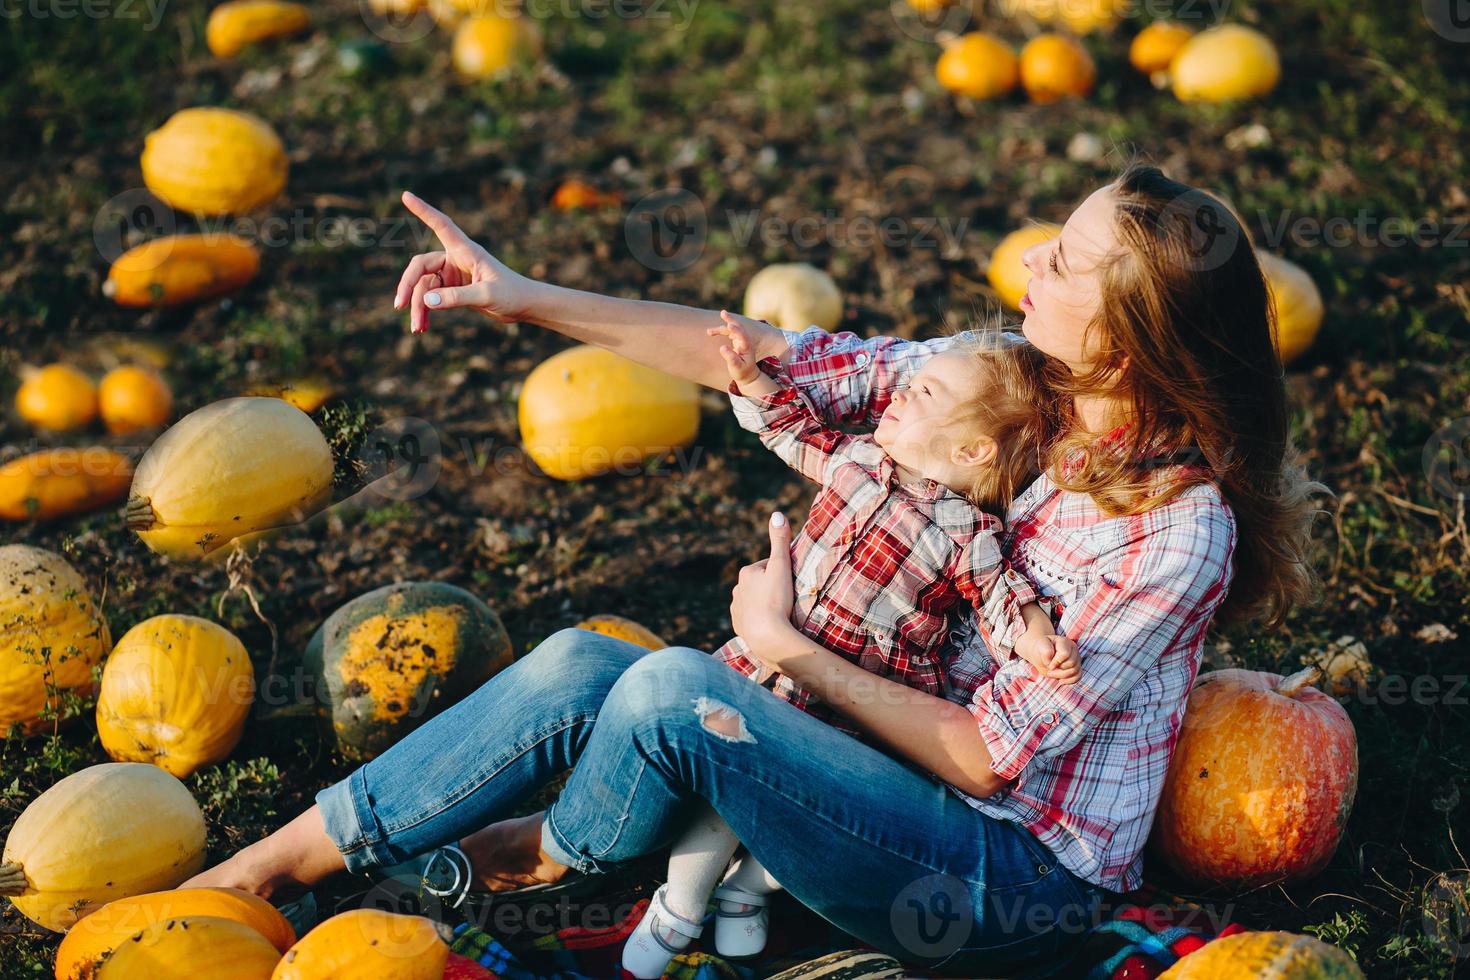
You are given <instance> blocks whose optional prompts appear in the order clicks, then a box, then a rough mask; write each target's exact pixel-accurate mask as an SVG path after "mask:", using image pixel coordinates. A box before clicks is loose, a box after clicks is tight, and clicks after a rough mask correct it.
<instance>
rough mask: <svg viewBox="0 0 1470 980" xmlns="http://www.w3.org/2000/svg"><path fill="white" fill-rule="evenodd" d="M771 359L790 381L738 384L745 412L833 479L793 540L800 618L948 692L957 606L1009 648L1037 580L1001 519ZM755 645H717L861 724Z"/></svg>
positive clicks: (767, 435)
mask: <svg viewBox="0 0 1470 980" xmlns="http://www.w3.org/2000/svg"><path fill="white" fill-rule="evenodd" d="M763 367H765V368H766V369H767V372H768V373H770V374H771V375H772V376H773V378H774V380H775V381H776V383H777V384H778V386H779V390H778V391H776V392H775V393H773V394H771V395H769V396H765V397H754V398H751V397H744V396H742V395H741V394H740V393H739V390H738V389H737V388H736V387H735V386H734V385H731V387H730V394H731V397H730V401H731V404H732V405H733V406H734V408H735V417H736V419H737V420H739V422H740V424H741V425H742V426H743V427H744V428H746V429H748V430H750V431H751V432H754V433H756V434H757V435H759V436H760V438H761V442H762V443H764V444H765V446H766V447H767V448H768V449H770V450H771V451H772V452H774V453H775V454H776V455H777V456H779V457H781V459H782V460H784V461H785V462H786V464H787V465H788V466H790V467H791V468H792V469H794V470H796V471H797V472H798V473H801V474H802V475H803V476H805V477H807V478H808V479H810V480H813V481H815V482H816V483H819V484H821V486H822V489H821V491H820V492H819V493H818V494H817V497H816V500H815V501H813V503H812V506H811V511H810V513H809V514H808V516H807V520H806V523H805V524H804V525H802V527H801V529H800V530H799V531H797V532H796V534H795V536H794V537H793V539H792V542H791V566H792V569H793V571H794V573H795V578H796V601H795V605H794V608H793V610H792V616H791V621H792V625H794V626H795V627H796V628H797V629H799V630H801V631H802V632H803V633H804V634H806V635H807V636H809V637H811V638H812V639H813V640H815V641H817V642H818V643H820V644H821V645H822V646H824V647H826V648H827V649H829V650H831V651H833V652H834V653H838V654H841V655H842V656H844V657H846V658H847V659H848V660H850V661H852V662H853V663H855V664H856V665H857V666H859V667H861V668H863V669H864V670H866V671H868V672H870V673H873V674H878V675H880V676H883V677H889V678H892V679H893V680H896V681H898V682H899V683H901V684H904V685H905V686H907V687H911V688H914V689H916V690H920V691H924V692H925V693H927V694H932V695H934V696H935V697H945V696H946V695H947V693H948V689H949V685H948V682H947V674H946V671H945V665H944V660H943V659H942V658H941V657H940V655H939V654H940V649H941V647H942V646H943V645H944V644H945V642H946V640H947V639H948V625H949V613H950V611H951V610H953V609H954V608H955V607H956V606H957V605H959V604H960V603H961V602H965V603H968V604H971V605H973V606H978V607H980V608H981V610H982V614H981V615H980V616H979V617H978V620H977V621H978V623H979V624H980V628H981V630H982V631H983V634H984V635H985V636H986V637H987V638H989V639H990V640H991V646H992V647H994V648H997V649H1001V650H1007V651H1009V650H1011V649H1013V647H1014V645H1015V641H1016V639H1018V638H1019V637H1020V636H1021V634H1022V633H1024V632H1025V622H1024V620H1023V619H1022V617H1021V613H1020V607H1021V606H1022V605H1024V604H1025V603H1027V602H1032V601H1035V598H1036V596H1035V593H1034V592H1033V591H1032V589H1031V585H1030V583H1029V582H1027V581H1026V580H1025V579H1024V578H1022V577H1020V576H1016V575H1014V574H1009V575H1008V574H1007V570H1006V568H1005V562H1004V561H1003V560H1002V558H1001V553H1000V546H999V544H998V543H997V541H996V539H997V536H998V535H999V533H1000V531H1001V530H1002V528H1001V522H1000V520H999V519H998V518H996V517H994V516H993V515H990V514H987V513H985V512H984V511H982V510H980V509H979V508H978V507H976V506H975V505H974V504H972V503H970V501H968V500H966V499H965V498H964V497H963V496H961V495H960V494H957V493H955V492H954V491H953V490H951V489H950V488H949V487H946V486H944V485H943V484H941V483H937V482H935V481H933V480H923V481H920V482H918V483H908V484H902V483H900V482H899V481H898V479H897V477H896V474H895V471H896V467H895V466H894V463H893V460H891V459H890V458H889V457H888V455H887V454H886V453H885V452H883V450H882V449H880V448H879V447H878V445H877V444H876V443H874V442H873V437H872V436H867V435H861V436H858V435H848V434H846V433H843V432H839V431H837V430H836V429H834V428H832V427H830V426H828V425H827V424H825V423H824V422H822V421H821V420H820V419H819V418H818V417H817V415H816V414H815V413H814V412H813V411H812V409H811V407H810V406H809V405H807V404H806V402H804V401H803V400H802V398H801V396H800V392H798V390H797V389H796V387H795V386H794V385H793V384H792V383H791V380H790V379H789V378H788V377H786V376H785V375H784V374H782V373H781V372H780V370H779V364H778V363H777V362H776V361H774V360H772V361H768V362H765V363H764V364H763ZM992 631H994V634H992ZM747 652H748V650H747V648H746V646H745V642H744V641H743V640H741V639H740V638H739V637H736V638H735V639H733V640H731V641H730V642H728V643H726V644H725V645H724V646H723V647H721V648H720V649H719V650H718V651H717V652H716V654H715V656H717V657H719V658H720V659H721V660H723V661H724V662H726V663H728V664H729V665H730V666H732V667H734V668H735V669H736V670H739V671H740V672H742V673H744V674H746V675H748V676H751V677H754V678H755V679H756V680H757V681H759V682H762V683H765V684H767V685H768V686H769V687H770V688H771V690H772V691H773V692H774V693H775V694H776V695H777V696H779V697H781V698H783V699H785V700H787V701H789V702H791V703H792V704H794V705H795V706H796V707H798V708H801V709H802V710H803V711H808V712H810V713H812V714H814V715H817V716H818V717H821V718H822V719H823V720H824V721H827V722H828V723H829V724H832V725H833V726H834V727H837V728H840V729H842V730H844V731H847V732H850V733H852V734H855V735H858V734H859V733H858V732H857V731H856V729H853V728H852V727H851V726H850V725H848V724H847V723H846V722H845V721H843V720H842V718H841V716H840V715H838V714H836V713H835V712H833V711H832V710H831V709H829V708H827V707H826V706H825V705H822V704H821V703H820V702H819V701H817V700H816V699H815V698H814V697H813V696H812V694H811V692H809V691H807V690H806V689H805V688H803V687H800V686H799V685H797V684H796V683H795V682H794V681H792V680H791V678H789V677H787V676H786V675H784V674H778V673H774V672H772V671H770V670H768V669H767V668H766V667H764V666H763V665H761V664H760V663H759V662H758V661H754V660H751V659H750V658H749V657H747V656H746V654H747Z"/></svg>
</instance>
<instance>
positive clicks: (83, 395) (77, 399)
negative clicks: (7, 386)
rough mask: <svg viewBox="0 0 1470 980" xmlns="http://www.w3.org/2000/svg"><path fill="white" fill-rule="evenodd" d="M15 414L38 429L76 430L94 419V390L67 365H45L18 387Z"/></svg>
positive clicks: (89, 380)
mask: <svg viewBox="0 0 1470 980" xmlns="http://www.w3.org/2000/svg"><path fill="white" fill-rule="evenodd" d="M15 410H16V411H17V412H19V413H20V417H21V418H23V419H25V420H26V421H27V422H29V423H30V424H31V425H34V426H36V427H37V428H39V429H51V430H53V431H55V432H65V431H68V430H70V429H80V428H81V427H82V426H84V425H90V424H91V422H92V420H93V419H95V418H96V417H97V386H96V385H94V384H92V379H91V378H89V377H87V376H86V375H85V374H83V373H82V372H80V371H78V370H77V369H76V368H74V367H72V366H71V365H70V364H48V365H46V366H45V367H43V368H41V369H40V370H32V371H30V372H29V374H28V376H27V377H26V378H25V380H24V381H23V382H22V383H21V386H20V390H19V391H17V392H16V393H15Z"/></svg>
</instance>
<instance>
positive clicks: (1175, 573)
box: [785, 328, 1236, 891]
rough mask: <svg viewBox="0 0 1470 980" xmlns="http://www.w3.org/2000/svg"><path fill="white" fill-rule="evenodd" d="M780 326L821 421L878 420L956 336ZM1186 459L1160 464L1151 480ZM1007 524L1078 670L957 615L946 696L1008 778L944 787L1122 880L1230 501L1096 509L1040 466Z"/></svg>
mask: <svg viewBox="0 0 1470 980" xmlns="http://www.w3.org/2000/svg"><path fill="white" fill-rule="evenodd" d="M788 339H789V340H790V342H791V350H790V351H789V352H788V354H787V355H786V357H785V361H786V370H787V371H788V373H789V374H790V376H791V378H792V380H793V382H794V383H795V384H796V385H798V386H799V387H800V388H801V390H802V392H803V395H804V396H805V397H806V398H808V399H810V400H811V401H812V402H813V404H814V405H815V407H816V408H817V409H818V410H819V411H820V412H821V413H822V414H823V417H824V420H825V421H827V422H828V423H829V424H833V425H838V424H858V425H873V424H876V422H877V419H878V417H879V416H880V415H882V413H883V411H884V409H885V408H886V407H887V405H888V401H889V398H890V396H891V395H892V393H893V392H894V391H896V390H898V389H901V388H903V387H904V386H905V385H906V384H907V383H908V379H909V378H910V377H911V376H912V375H913V374H914V373H915V372H916V371H917V370H918V369H919V368H920V367H921V366H922V365H923V364H924V362H925V361H927V360H928V359H929V358H930V357H932V356H933V355H934V354H936V353H939V352H940V351H943V350H945V349H947V348H948V347H949V346H951V345H952V344H953V343H954V341H953V340H950V339H947V338H946V339H939V340H932V341H925V342H911V341H901V340H896V339H893V338H883V337H879V338H873V339H871V340H866V341H864V340H862V339H860V338H858V337H856V336H854V335H853V334H850V333H840V334H835V335H834V334H828V333H826V332H825V331H822V330H819V329H815V328H814V329H811V330H808V331H806V332H805V333H803V334H800V335H798V334H794V333H791V334H788ZM1012 339H1015V340H1017V341H1018V342H1021V341H1019V338H1012ZM1121 432H1122V429H1121V428H1120V429H1119V430H1115V431H1114V432H1113V433H1110V434H1109V435H1108V436H1107V437H1105V439H1104V440H1103V441H1104V443H1106V442H1108V441H1110V440H1115V439H1116V438H1117V436H1118V435H1120V434H1121ZM1184 465H1187V464H1186V463H1182V462H1174V463H1164V464H1162V465H1160V467H1159V468H1158V469H1157V470H1156V475H1157V478H1158V479H1159V480H1160V481H1161V482H1162V481H1166V480H1169V479H1172V478H1175V477H1177V476H1178V475H1179V474H1180V473H1181V467H1182V466H1184ZM1006 527H1007V530H1006V531H1005V533H1004V534H1003V535H1002V537H1001V540H1000V546H1001V551H1002V553H1003V554H1004V556H1005V558H1006V559H1007V561H1009V563H1010V565H1011V567H1012V568H1013V569H1014V570H1015V571H1017V572H1019V573H1021V574H1023V575H1025V576H1026V578H1028V579H1029V580H1030V581H1031V582H1032V584H1033V585H1035V587H1036V589H1037V592H1038V593H1039V594H1040V595H1041V596H1042V597H1043V600H1045V599H1047V598H1048V597H1049V598H1051V599H1052V600H1054V603H1053V609H1054V614H1055V615H1056V616H1058V617H1059V618H1058V621H1057V628H1058V632H1059V633H1061V634H1062V635H1064V636H1067V637H1070V638H1071V639H1072V640H1073V641H1075V642H1076V644H1077V647H1078V652H1079V654H1080V656H1081V660H1082V676H1081V679H1080V680H1079V681H1078V682H1077V683H1076V684H1059V683H1057V682H1055V681H1053V680H1049V679H1046V678H1043V677H1041V676H1039V675H1038V674H1037V673H1036V672H1035V671H1034V670H1032V669H1031V667H1030V665H1029V664H1027V663H1026V662H1025V661H1024V660H1020V659H1018V658H1012V659H1008V660H1006V661H1005V662H999V661H998V660H997V658H996V657H995V656H994V655H992V652H991V650H990V648H989V646H988V645H987V643H986V642H985V638H984V631H983V630H980V629H977V628H976V624H975V623H974V622H973V617H967V616H960V617H955V619H954V621H953V622H952V624H951V625H952V626H954V627H955V629H954V633H953V634H952V636H951V641H952V642H951V643H950V644H949V645H948V647H947V648H946V650H945V652H944V654H943V655H944V656H945V659H946V674H947V677H946V683H947V687H948V692H947V693H946V695H945V696H946V697H947V698H948V699H949V700H951V701H953V702H956V703H958V704H962V705H965V706H966V707H967V708H968V709H969V711H970V713H971V714H973V715H974V716H975V722H976V724H977V725H978V726H979V730H980V735H981V737H982V738H984V740H985V744H986V747H987V748H988V749H989V752H990V755H991V760H992V761H991V765H992V768H993V769H994V770H995V772H996V773H997V774H998V775H1000V776H1001V777H1003V778H1005V779H1008V780H1011V781H1012V782H1011V783H1010V785H1009V786H1007V787H1006V788H1005V789H1002V790H1001V791H1000V792H998V793H996V794H995V795H993V796H989V797H985V798H983V799H980V798H976V797H973V796H969V795H968V794H966V793H963V792H961V791H960V790H958V789H955V788H954V787H951V789H953V790H954V792H956V793H958V794H959V795H960V796H961V797H963V798H964V799H965V800H966V801H967V802H969V803H970V804H971V805H972V806H974V807H976V808H977V809H979V810H981V811H982V812H984V813H987V814H990V815H991V816H994V817H998V818H1001V819H1005V820H1012V821H1015V822H1018V823H1020V824H1022V825H1024V826H1026V827H1027V828H1029V829H1030V830H1031V831H1032V833H1034V834H1035V835H1036V836H1037V837H1038V839H1040V840H1041V841H1042V842H1043V843H1044V844H1046V845H1047V846H1048V847H1049V848H1051V849H1052V851H1054V852H1055V853H1056V855H1057V859H1058V860H1059V861H1061V863H1062V864H1063V865H1065V866H1066V867H1067V868H1068V869H1069V870H1071V871H1072V872H1074V873H1075V874H1077V875H1078V876H1080V877H1082V878H1085V879H1087V880H1088V881H1091V882H1093V883H1095V884H1098V885H1101V886H1103V887H1105V888H1110V889H1113V890H1115V891H1128V890H1131V889H1133V888H1136V887H1138V885H1139V884H1140V883H1141V882H1142V880H1143V875H1142V867H1143V861H1142V856H1141V855H1142V850H1143V846H1144V843H1145V842H1146V840H1147V838H1148V834H1149V829H1150V827H1151V825H1152V823H1153V817H1154V810H1155V809H1156V807H1157V805H1158V800H1159V794H1160V793H1161V792H1162V790H1163V785H1164V777H1165V775H1166V774H1167V772H1168V768H1169V759H1170V757H1171V755H1172V754H1173V751H1174V745H1175V742H1176V740H1177V738H1178V733H1179V726H1180V723H1181V721H1182V720H1183V717H1184V709H1185V706H1186V704H1187V702H1188V697H1189V690H1190V686H1191V685H1192V684H1193V683H1194V678H1195V674H1196V673H1197V672H1198V670H1199V665H1200V658H1201V656H1202V654H1203V646H1204V638H1205V633H1206V630H1207V629H1208V627H1209V623H1210V620H1211V618H1212V617H1213V615H1214V613H1215V610H1216V609H1218V608H1219V606H1220V603H1221V602H1222V600H1223V599H1224V598H1225V593H1226V589H1227V588H1228V587H1229V583H1230V579H1231V575H1232V573H1233V567H1234V566H1233V556H1234V552H1235V543H1236V528H1235V518H1234V515H1233V514H1232V513H1231V510H1230V508H1229V506H1228V505H1227V504H1226V503H1225V502H1224V500H1223V499H1222V497H1221V495H1220V491H1219V488H1218V487H1217V486H1216V485H1214V484H1213V483H1205V484H1198V485H1195V486H1193V487H1191V488H1189V489H1188V490H1186V491H1184V492H1183V493H1182V494H1180V495H1179V496H1177V497H1175V498H1174V499H1173V500H1171V501H1169V502H1168V503H1166V504H1163V505H1162V506H1159V507H1156V508H1155V509H1153V510H1151V511H1149V512H1147V513H1145V514H1141V515H1137V516H1127V517H1108V516H1106V515H1105V514H1103V513H1102V512H1101V511H1100V510H1099V508H1098V507H1097V505H1096V504H1094V503H1093V501H1092V499H1091V498H1090V497H1089V496H1087V495H1085V494H1078V493H1071V492H1066V491H1062V490H1059V489H1057V487H1056V486H1055V485H1054V484H1053V483H1052V481H1051V479H1050V478H1049V477H1048V476H1047V475H1042V476H1041V477H1040V478H1038V479H1037V480H1036V481H1035V482H1034V483H1033V484H1032V485H1031V486H1030V488H1029V489H1027V490H1026V491H1025V492H1024V493H1022V494H1021V496H1020V497H1018V498H1017V499H1016V500H1014V501H1013V502H1012V503H1011V506H1010V508H1009V510H1008V512H1007V514H1006Z"/></svg>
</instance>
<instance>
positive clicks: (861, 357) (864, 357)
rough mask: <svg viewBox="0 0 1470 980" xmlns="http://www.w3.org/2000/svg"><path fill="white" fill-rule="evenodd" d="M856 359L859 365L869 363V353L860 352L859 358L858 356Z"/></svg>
mask: <svg viewBox="0 0 1470 980" xmlns="http://www.w3.org/2000/svg"><path fill="white" fill-rule="evenodd" d="M856 361H857V366H858V367H862V366H863V365H864V364H867V363H868V355H867V354H859V355H858V356H857V358H856Z"/></svg>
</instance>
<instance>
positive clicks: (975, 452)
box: [949, 436, 1000, 466]
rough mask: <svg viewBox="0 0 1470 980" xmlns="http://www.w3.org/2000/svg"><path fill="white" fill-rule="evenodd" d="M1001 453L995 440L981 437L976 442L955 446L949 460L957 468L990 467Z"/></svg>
mask: <svg viewBox="0 0 1470 980" xmlns="http://www.w3.org/2000/svg"><path fill="white" fill-rule="evenodd" d="M999 452H1000V447H999V446H997V445H996V444H995V440H994V439H992V438H990V437H989V436H981V437H980V438H978V439H976V440H975V441H974V442H971V443H968V444H962V445H957V446H955V447H954V449H953V450H951V451H950V456H949V458H950V462H952V463H954V464H955V465H956V466H989V465H990V464H991V463H993V462H995V457H996V454H997V453H999Z"/></svg>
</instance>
